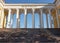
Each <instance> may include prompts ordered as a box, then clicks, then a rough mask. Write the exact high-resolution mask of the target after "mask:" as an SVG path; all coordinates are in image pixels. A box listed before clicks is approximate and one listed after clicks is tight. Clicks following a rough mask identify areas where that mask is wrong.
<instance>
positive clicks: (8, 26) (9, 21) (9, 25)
mask: <svg viewBox="0 0 60 43" xmlns="http://www.w3.org/2000/svg"><path fill="white" fill-rule="evenodd" d="M10 19H11V9H9V12H8V23H7V28H11V24H10V23H11V20H10Z"/></svg>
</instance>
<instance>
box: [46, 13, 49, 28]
mask: <svg viewBox="0 0 60 43" xmlns="http://www.w3.org/2000/svg"><path fill="white" fill-rule="evenodd" d="M46 23H47V28H49V25H48V14H46Z"/></svg>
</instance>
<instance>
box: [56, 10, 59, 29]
mask: <svg viewBox="0 0 60 43" xmlns="http://www.w3.org/2000/svg"><path fill="white" fill-rule="evenodd" d="M56 19H57V25H58V27H57V28H59V19H58V12H57V9H56Z"/></svg>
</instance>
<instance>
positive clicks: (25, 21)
mask: <svg viewBox="0 0 60 43" xmlns="http://www.w3.org/2000/svg"><path fill="white" fill-rule="evenodd" d="M24 14H25V15H24V25H25V28H27V9H26V8H25V9H24Z"/></svg>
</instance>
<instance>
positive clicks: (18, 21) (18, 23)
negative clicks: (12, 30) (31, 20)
mask: <svg viewBox="0 0 60 43" xmlns="http://www.w3.org/2000/svg"><path fill="white" fill-rule="evenodd" d="M16 26H17V27H16V28H20V17H19V9H17V24H16Z"/></svg>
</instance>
